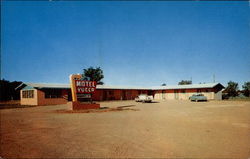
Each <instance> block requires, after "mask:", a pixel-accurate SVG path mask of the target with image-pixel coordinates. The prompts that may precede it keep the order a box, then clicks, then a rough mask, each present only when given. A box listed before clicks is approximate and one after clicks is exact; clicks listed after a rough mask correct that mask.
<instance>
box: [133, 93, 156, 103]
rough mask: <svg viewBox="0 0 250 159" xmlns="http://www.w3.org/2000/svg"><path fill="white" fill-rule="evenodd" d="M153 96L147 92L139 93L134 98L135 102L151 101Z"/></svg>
mask: <svg viewBox="0 0 250 159" xmlns="http://www.w3.org/2000/svg"><path fill="white" fill-rule="evenodd" d="M152 100H153V96H151V95H150V96H149V95H147V94H140V95H139V96H138V97H136V98H135V101H136V102H152Z"/></svg>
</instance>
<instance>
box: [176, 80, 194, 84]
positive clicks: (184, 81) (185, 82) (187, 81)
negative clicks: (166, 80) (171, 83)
mask: <svg viewBox="0 0 250 159" xmlns="http://www.w3.org/2000/svg"><path fill="white" fill-rule="evenodd" d="M186 84H192V81H189V80H181V81H180V82H179V83H178V85H186Z"/></svg>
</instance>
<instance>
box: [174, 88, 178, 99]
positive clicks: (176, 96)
mask: <svg viewBox="0 0 250 159" xmlns="http://www.w3.org/2000/svg"><path fill="white" fill-rule="evenodd" d="M174 99H179V92H178V90H174Z"/></svg>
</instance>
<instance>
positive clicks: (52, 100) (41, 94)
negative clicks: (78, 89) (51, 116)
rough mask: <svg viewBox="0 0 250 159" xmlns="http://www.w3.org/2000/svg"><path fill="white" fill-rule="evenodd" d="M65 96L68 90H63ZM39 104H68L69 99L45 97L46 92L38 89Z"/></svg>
mask: <svg viewBox="0 0 250 159" xmlns="http://www.w3.org/2000/svg"><path fill="white" fill-rule="evenodd" d="M62 93H63V96H66V95H67V90H65V91H63V92H62ZM37 96H38V105H56V104H67V102H68V100H67V99H64V98H45V93H44V92H43V91H41V90H37Z"/></svg>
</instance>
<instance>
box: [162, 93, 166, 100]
mask: <svg viewBox="0 0 250 159" xmlns="http://www.w3.org/2000/svg"><path fill="white" fill-rule="evenodd" d="M162 99H164V100H165V99H166V91H162Z"/></svg>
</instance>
